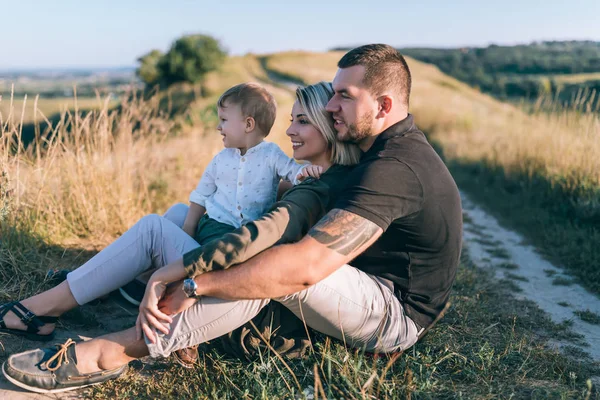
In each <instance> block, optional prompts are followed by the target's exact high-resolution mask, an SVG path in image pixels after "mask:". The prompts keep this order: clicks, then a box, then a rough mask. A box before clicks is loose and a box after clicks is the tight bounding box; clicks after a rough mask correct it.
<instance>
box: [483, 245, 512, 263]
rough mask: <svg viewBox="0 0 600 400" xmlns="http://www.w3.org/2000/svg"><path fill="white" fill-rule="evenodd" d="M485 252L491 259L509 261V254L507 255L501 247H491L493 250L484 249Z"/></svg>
mask: <svg viewBox="0 0 600 400" xmlns="http://www.w3.org/2000/svg"><path fill="white" fill-rule="evenodd" d="M486 251H487V252H488V254H489V255H490V256H492V257H495V258H501V259H504V260H508V259H510V254H509V253H508V251H507V250H506V249H504V248H502V247H493V248H489V249H486Z"/></svg>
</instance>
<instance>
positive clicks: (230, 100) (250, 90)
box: [217, 82, 277, 136]
mask: <svg viewBox="0 0 600 400" xmlns="http://www.w3.org/2000/svg"><path fill="white" fill-rule="evenodd" d="M228 104H236V105H239V106H240V108H241V110H242V114H243V115H244V117H252V118H254V121H255V122H256V127H257V128H258V129H259V130H260V131H261V132H262V133H264V135H265V136H267V135H268V134H269V132H270V131H271V128H272V127H273V124H274V123H275V116H276V115H277V103H276V102H275V98H274V97H273V95H272V94H271V93H269V91H268V90H267V89H265V88H264V87H262V86H261V85H259V84H258V83H252V82H251V83H240V84H239V85H235V86H234V87H232V88H230V89H228V90H227V91H226V92H225V93H223V94H222V95H221V97H219V101H217V105H218V106H219V107H220V108H225V107H227V105H228Z"/></svg>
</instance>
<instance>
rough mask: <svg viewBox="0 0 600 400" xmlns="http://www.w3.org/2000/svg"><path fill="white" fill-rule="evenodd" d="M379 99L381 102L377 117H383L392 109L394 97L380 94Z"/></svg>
mask: <svg viewBox="0 0 600 400" xmlns="http://www.w3.org/2000/svg"><path fill="white" fill-rule="evenodd" d="M377 101H378V102H379V111H378V112H377V116H376V117H377V118H383V117H385V116H386V115H387V114H389V113H390V112H391V111H392V105H393V103H394V99H392V98H391V97H390V96H388V95H383V96H380V97H379V98H378V99H377Z"/></svg>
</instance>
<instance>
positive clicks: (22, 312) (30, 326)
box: [0, 301, 58, 342]
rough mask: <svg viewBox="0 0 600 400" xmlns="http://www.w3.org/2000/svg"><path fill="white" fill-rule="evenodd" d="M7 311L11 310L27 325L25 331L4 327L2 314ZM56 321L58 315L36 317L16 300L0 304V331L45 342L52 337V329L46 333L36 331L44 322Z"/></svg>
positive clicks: (52, 322)
mask: <svg viewBox="0 0 600 400" xmlns="http://www.w3.org/2000/svg"><path fill="white" fill-rule="evenodd" d="M9 311H12V312H13V313H14V314H15V315H16V316H17V317H19V319H20V320H21V321H22V322H23V323H24V324H25V326H26V327H27V330H26V331H23V330H20V329H11V328H7V327H6V323H5V322H4V316H5V315H6V314H7V313H8V312H9ZM56 321H58V317H46V316H40V317H38V316H37V315H35V314H34V313H32V312H31V311H29V310H28V309H27V307H25V306H24V305H23V304H21V303H20V302H18V301H12V302H10V303H6V304H2V305H0V333H10V334H13V335H18V336H24V337H25V338H27V339H29V340H39V341H43V342H46V341H48V340H52V339H53V338H54V331H53V332H52V333H50V334H48V335H40V334H38V332H39V331H40V328H41V327H42V326H44V325H46V324H54V323H56Z"/></svg>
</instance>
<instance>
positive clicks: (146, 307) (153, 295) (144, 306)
mask: <svg viewBox="0 0 600 400" xmlns="http://www.w3.org/2000/svg"><path fill="white" fill-rule="evenodd" d="M153 277H154V275H153ZM153 277H151V278H150V281H148V285H147V286H146V293H144V298H143V299H142V302H141V303H140V313H139V314H138V318H137V322H136V323H135V331H136V336H137V338H138V340H141V339H143V335H144V334H145V335H146V337H147V338H148V340H150V342H151V343H156V339H157V338H156V335H155V334H154V331H153V330H152V328H154V329H156V330H158V331H160V332H162V333H164V334H165V335H167V334H168V333H169V328H167V327H166V326H165V325H164V324H163V323H162V322H161V321H164V322H168V323H171V322H173V319H172V318H171V317H169V316H168V315H166V314H164V313H163V312H162V311H160V310H159V309H158V301H159V300H160V299H161V298H162V297H163V295H164V293H165V290H166V288H167V284H166V283H164V282H162V281H160V280H156V279H152V278H153Z"/></svg>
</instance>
